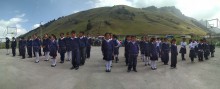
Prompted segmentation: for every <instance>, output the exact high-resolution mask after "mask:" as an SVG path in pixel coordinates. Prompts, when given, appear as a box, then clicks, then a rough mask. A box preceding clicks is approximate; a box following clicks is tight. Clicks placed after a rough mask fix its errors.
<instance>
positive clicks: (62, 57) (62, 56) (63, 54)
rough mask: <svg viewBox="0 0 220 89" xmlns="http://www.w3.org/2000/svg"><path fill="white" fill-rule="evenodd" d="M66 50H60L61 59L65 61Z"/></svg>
mask: <svg viewBox="0 0 220 89" xmlns="http://www.w3.org/2000/svg"><path fill="white" fill-rule="evenodd" d="M64 58H65V52H60V60H61V61H62V62H64Z"/></svg>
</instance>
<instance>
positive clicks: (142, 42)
mask: <svg viewBox="0 0 220 89" xmlns="http://www.w3.org/2000/svg"><path fill="white" fill-rule="evenodd" d="M139 45H140V51H141V59H142V60H143V62H144V61H145V52H146V48H147V45H146V42H145V37H141V41H140V42H139Z"/></svg>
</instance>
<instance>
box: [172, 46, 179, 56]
mask: <svg viewBox="0 0 220 89" xmlns="http://www.w3.org/2000/svg"><path fill="white" fill-rule="evenodd" d="M177 50H178V49H177V46H176V45H174V44H172V45H171V56H177V55H178V51H177Z"/></svg>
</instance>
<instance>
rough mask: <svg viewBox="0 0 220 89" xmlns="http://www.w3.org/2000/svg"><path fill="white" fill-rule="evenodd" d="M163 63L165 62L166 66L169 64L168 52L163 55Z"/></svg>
mask: <svg viewBox="0 0 220 89" xmlns="http://www.w3.org/2000/svg"><path fill="white" fill-rule="evenodd" d="M163 62H164V64H168V62H169V53H168V52H166V53H164V54H163Z"/></svg>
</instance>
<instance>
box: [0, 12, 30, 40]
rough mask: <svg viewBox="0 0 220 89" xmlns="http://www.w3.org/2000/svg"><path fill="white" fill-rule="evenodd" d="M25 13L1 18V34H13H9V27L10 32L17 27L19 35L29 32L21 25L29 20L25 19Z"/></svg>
mask: <svg viewBox="0 0 220 89" xmlns="http://www.w3.org/2000/svg"><path fill="white" fill-rule="evenodd" d="M24 16H25V14H21V15H17V16H15V17H13V18H11V19H9V20H4V19H0V32H1V33H0V36H13V35H10V34H8V35H7V29H9V31H10V32H15V29H17V35H16V36H19V35H22V34H24V33H26V32H27V30H26V29H25V28H24V27H23V26H22V25H21V24H22V23H25V22H27V21H28V20H27V19H24Z"/></svg>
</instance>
